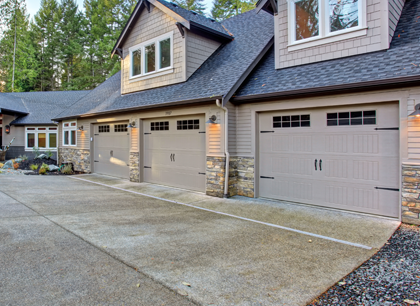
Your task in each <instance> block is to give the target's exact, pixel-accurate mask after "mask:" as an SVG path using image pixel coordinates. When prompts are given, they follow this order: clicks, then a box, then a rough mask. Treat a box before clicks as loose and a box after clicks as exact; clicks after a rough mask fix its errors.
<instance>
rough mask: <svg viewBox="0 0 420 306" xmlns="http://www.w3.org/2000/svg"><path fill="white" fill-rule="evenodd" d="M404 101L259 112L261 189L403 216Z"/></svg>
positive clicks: (288, 198)
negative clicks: (400, 129)
mask: <svg viewBox="0 0 420 306" xmlns="http://www.w3.org/2000/svg"><path fill="white" fill-rule="evenodd" d="M398 113H399V112H398V104H396V103H388V104H375V105H373V104H371V105H363V106H351V107H337V108H319V109H309V110H295V111H284V112H275V113H261V114H260V116H259V154H260V156H259V170H260V172H259V175H260V178H259V195H260V196H261V197H267V198H273V199H279V200H286V201H293V202H300V203H307V204H313V205H320V206H326V207H333V208H339V209H345V210H351V211H357V212H364V213H371V214H378V215H383V216H389V217H398V216H399V132H398V126H399V121H398Z"/></svg>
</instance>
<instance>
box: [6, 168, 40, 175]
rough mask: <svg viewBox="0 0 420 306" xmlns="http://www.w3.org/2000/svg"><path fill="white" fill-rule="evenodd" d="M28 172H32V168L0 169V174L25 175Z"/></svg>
mask: <svg viewBox="0 0 420 306" xmlns="http://www.w3.org/2000/svg"><path fill="white" fill-rule="evenodd" d="M29 172H32V170H12V169H0V175H25V173H29Z"/></svg>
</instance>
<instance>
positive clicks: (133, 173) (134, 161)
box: [129, 152, 140, 182]
mask: <svg viewBox="0 0 420 306" xmlns="http://www.w3.org/2000/svg"><path fill="white" fill-rule="evenodd" d="M129 163H130V181H131V182H140V169H139V164H140V153H139V152H130V162H129Z"/></svg>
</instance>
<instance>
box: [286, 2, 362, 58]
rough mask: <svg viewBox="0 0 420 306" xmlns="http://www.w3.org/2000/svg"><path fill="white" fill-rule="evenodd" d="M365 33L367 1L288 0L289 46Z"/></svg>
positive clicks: (310, 43)
mask: <svg viewBox="0 0 420 306" xmlns="http://www.w3.org/2000/svg"><path fill="white" fill-rule="evenodd" d="M366 34H367V27H366V0H289V47H290V46H293V45H299V44H306V45H304V46H303V47H312V46H315V45H317V44H323V43H330V42H334V41H337V40H342V39H348V38H352V37H357V36H362V35H366ZM298 48H299V47H297V48H296V49H298ZM289 51H293V48H292V50H289Z"/></svg>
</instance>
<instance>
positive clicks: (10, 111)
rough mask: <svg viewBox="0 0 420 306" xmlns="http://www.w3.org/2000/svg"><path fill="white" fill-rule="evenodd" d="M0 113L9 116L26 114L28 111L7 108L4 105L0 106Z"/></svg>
mask: <svg viewBox="0 0 420 306" xmlns="http://www.w3.org/2000/svg"><path fill="white" fill-rule="evenodd" d="M0 113H1V114H5V115H11V116H26V115H28V114H29V113H27V112H21V111H17V110H13V109H8V108H4V107H0Z"/></svg>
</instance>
